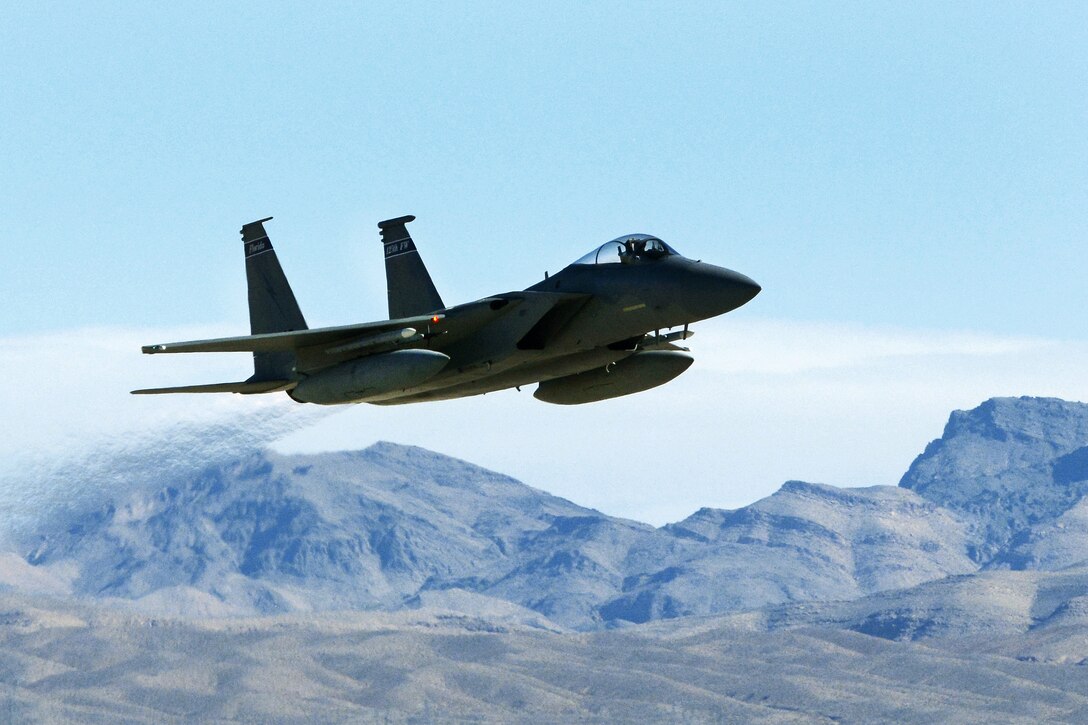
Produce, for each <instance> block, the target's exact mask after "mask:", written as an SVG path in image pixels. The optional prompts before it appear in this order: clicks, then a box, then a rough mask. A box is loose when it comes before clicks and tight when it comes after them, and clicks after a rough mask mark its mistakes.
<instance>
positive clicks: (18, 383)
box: [0, 329, 326, 545]
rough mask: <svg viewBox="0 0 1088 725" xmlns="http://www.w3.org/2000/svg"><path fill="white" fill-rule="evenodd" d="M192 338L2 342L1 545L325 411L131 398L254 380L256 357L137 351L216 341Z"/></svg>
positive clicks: (231, 400)
mask: <svg viewBox="0 0 1088 725" xmlns="http://www.w3.org/2000/svg"><path fill="white" fill-rule="evenodd" d="M193 333H194V331H193V330H172V331H167V332H165V333H163V332H162V331H156V332H133V331H129V330H117V329H89V330H75V331H70V332H65V333H58V334H45V335H34V336H27V337H20V338H9V339H6V340H0V369H3V370H4V371H5V373H6V376H7V379H8V381H9V384H8V386H7V388H6V392H5V403H4V409H5V410H6V411H8V414H7V415H5V416H4V419H3V421H2V422H0V451H2V457H0V461H2V462H0V523H2V525H3V529H4V531H5V532H6V533H7V534H8V541H4V542H0V543H2V544H7V545H11V544H13V543H15V542H16V541H17V540H18V539H19V538H20V537H21V536H23V535H25V534H26V533H28V532H29V531H30V530H31V529H32V528H33V526H34V524H35V523H37V522H39V521H41V520H42V519H44V518H46V517H48V516H50V515H53V514H56V513H60V512H63V511H71V510H81V509H82V508H83V507H85V506H100V505H103V504H104V503H105V502H106V501H107V500H110V499H115V498H120V497H123V496H124V495H125V494H126V493H128V492H130V491H132V490H133V489H135V488H138V487H143V486H153V487H160V486H163V485H168V484H170V483H172V482H175V481H178V480H181V479H183V478H185V477H186V476H192V475H194V474H196V473H197V472H199V471H200V470H201V469H203V468H205V467H207V466H209V465H214V464H215V463H222V462H225V461H226V460H228V459H234V458H237V457H239V456H241V455H244V454H245V453H246V452H248V451H251V450H254V449H257V448H261V447H264V446H266V445H267V444H268V443H270V442H271V441H273V440H275V439H276V438H278V437H280V436H282V435H284V434H285V433H287V432H289V431H292V430H296V429H297V428H299V427H301V426H306V425H309V424H311V423H312V422H314V421H315V420H316V418H317V417H319V416H320V415H321V414H323V413H324V412H326V411H324V410H322V409H317V408H314V407H312V406H300V405H297V404H295V403H293V402H291V401H290V400H287V399H286V398H285V396H282V395H279V396H248V397H244V398H243V397H242V396H234V395H187V396H175V395H168V396H167V395H164V396H133V395H130V394H129V392H128V391H129V390H130V389H133V388H138V387H155V386H164V385H171V384H186V383H197V382H218V381H226V380H242V379H244V378H246V377H248V376H249V375H250V374H251V371H252V364H251V362H250V359H249V356H248V355H242V356H226V358H227V359H224V358H223V357H217V356H200V355H184V356H166V355H159V356H154V357H148V356H144V355H141V353H140V345H141V344H147V343H150V342H160V341H163V340H168V339H171V340H172V339H185V338H189V337H197V336H210V335H209V334H208V333H209V331H208V330H207V329H204V330H202V331H200V332H199V333H197V334H193ZM213 334H215V333H214V331H213ZM179 358H180V359H179ZM202 358H203V359H202Z"/></svg>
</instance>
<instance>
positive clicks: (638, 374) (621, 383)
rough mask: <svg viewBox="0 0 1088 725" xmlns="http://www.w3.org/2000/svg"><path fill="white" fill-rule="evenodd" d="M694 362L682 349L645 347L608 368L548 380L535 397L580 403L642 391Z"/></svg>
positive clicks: (549, 400) (543, 383)
mask: <svg viewBox="0 0 1088 725" xmlns="http://www.w3.org/2000/svg"><path fill="white" fill-rule="evenodd" d="M693 362H695V358H693V357H692V356H691V355H688V354H687V353H684V352H680V351H679V350H644V351H642V352H636V353H635V354H634V355H631V356H630V357H626V358H624V359H623V360H620V361H619V362H617V363H614V364H612V365H610V366H608V367H605V368H597V369H595V370H589V371H587V372H584V373H578V374H577V375H568V376H566V377H563V378H555V379H554V380H545V381H544V382H542V383H540V385H538V386H537V388H536V392H535V393H533V397H534V398H536V399H537V400H543V401H544V402H545V403H557V404H559V405H577V404H579V403H593V402H596V401H598V400H608V399H609V398H618V397H620V396H621V395H630V394H631V393H641V392H642V391H643V390H649V389H650V388H656V387H657V386H658V385H664V384H665V383H667V382H669V381H670V380H672V379H673V378H675V377H676V376H678V375H679V374H680V373H682V372H684V371H685V370H687V369H688V368H689V367H690V366H691V364H692V363H693Z"/></svg>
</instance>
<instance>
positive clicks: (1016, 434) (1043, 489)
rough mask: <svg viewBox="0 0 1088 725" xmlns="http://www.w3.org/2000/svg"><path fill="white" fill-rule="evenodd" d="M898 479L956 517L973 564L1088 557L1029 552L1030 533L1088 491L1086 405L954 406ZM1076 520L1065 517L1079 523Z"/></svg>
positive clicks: (1023, 401)
mask: <svg viewBox="0 0 1088 725" xmlns="http://www.w3.org/2000/svg"><path fill="white" fill-rule="evenodd" d="M899 485H900V486H902V487H903V488H908V489H910V490H912V491H915V492H916V493H918V494H920V495H922V496H923V497H924V498H926V499H928V500H930V501H933V502H934V503H936V504H938V505H940V506H942V507H944V508H946V509H948V510H950V511H953V512H955V513H957V514H958V515H960V516H962V517H963V518H964V520H966V521H967V522H968V528H969V532H970V548H969V553H970V555H971V557H972V559H974V560H975V561H977V562H978V563H979V564H982V565H990V566H1016V567H1028V566H1038V565H1046V566H1065V565H1068V564H1072V563H1076V561H1083V560H1084V559H1088V551H1085V554H1084V556H1083V557H1081V558H1078V557H1077V556H1076V555H1072V556H1070V554H1071V552H1069V551H1067V552H1065V554H1063V555H1060V556H1058V557H1057V558H1053V557H1048V555H1047V554H1046V553H1044V552H1043V551H1038V553H1037V554H1033V553H1032V552H1033V551H1035V549H1033V548H1032V547H1031V546H1030V545H1029V544H1030V540H1031V539H1033V538H1034V539H1036V540H1038V539H1039V538H1040V537H1039V536H1038V532H1035V533H1034V534H1033V531H1035V530H1036V529H1040V527H1041V528H1044V529H1045V528H1046V527H1050V526H1052V525H1053V524H1055V523H1056V522H1057V521H1058V519H1059V518H1060V517H1062V516H1063V515H1064V514H1065V513H1066V512H1068V511H1070V509H1072V508H1073V507H1075V506H1076V505H1077V503H1078V502H1080V501H1081V500H1082V499H1083V498H1084V496H1085V494H1086V493H1088V405H1084V404H1083V403H1072V402H1067V401H1064V400H1057V399H1054V398H994V399H992V400H988V401H986V402H985V403H983V404H982V405H980V406H979V407H977V408H975V409H974V410H970V411H959V410H958V411H955V412H954V413H952V415H951V417H950V418H949V421H948V425H947V426H946V427H945V430H944V435H943V436H941V438H939V439H937V440H935V441H933V442H932V443H930V444H929V445H928V446H926V449H925V451H924V452H923V453H922V454H921V455H920V456H918V458H917V459H916V460H915V461H914V463H913V464H911V467H910V469H909V470H908V471H907V473H906V475H904V476H903V480H902V481H901V482H900V484H899ZM1074 518H1075V517H1074ZM1076 521H1079V519H1076ZM1076 521H1070V522H1068V523H1070V524H1073V525H1074V526H1080V524H1078V523H1076ZM1066 548H1067V549H1069V548H1071V547H1070V546H1066Z"/></svg>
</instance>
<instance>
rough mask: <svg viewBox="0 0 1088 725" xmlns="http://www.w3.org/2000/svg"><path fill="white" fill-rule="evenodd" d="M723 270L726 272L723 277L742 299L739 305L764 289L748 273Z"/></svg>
mask: <svg viewBox="0 0 1088 725" xmlns="http://www.w3.org/2000/svg"><path fill="white" fill-rule="evenodd" d="M722 272H724V273H725V274H723V275H722V277H723V278H724V279H725V281H726V282H727V283H728V284H729V285H730V286H731V287H732V288H733V291H734V294H735V295H736V297H737V299H738V300H740V301H739V302H738V303H737V307H740V306H741V305H743V304H745V303H746V302H748V301H750V300H751V299H752V298H753V297H755V296H756V295H758V294H759V293H760V292H761V291H762V290H763V288H762V287H760V286H759V284H758V283H757V282H756V281H755V280H754V279H752V278H751V277H748V276H747V275H743V274H741V273H740V272H734V271H733V270H731V269H723V270H722Z"/></svg>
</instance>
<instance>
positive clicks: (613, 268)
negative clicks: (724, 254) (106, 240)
mask: <svg viewBox="0 0 1088 725" xmlns="http://www.w3.org/2000/svg"><path fill="white" fill-rule="evenodd" d="M269 219H271V217H269V218H268V219H261V220H260V221H255V222H252V223H250V224H246V225H245V226H243V227H242V242H243V245H244V247H245V260H246V277H247V280H248V282H249V322H250V332H251V333H252V334H250V335H245V336H242V337H224V338H218V339H213V340H195V341H191V342H171V343H166V344H161V345H147V346H145V347H144V348H143V352H145V353H147V354H149V355H155V354H160V353H180V352H251V353H253V367H254V371H253V375H252V376H251V377H250V378H249V379H247V380H245V381H243V382H237V383H213V384H210V385H188V386H182V387H171V388H152V389H146V390H134V391H132V392H133V393H135V394H157V393H242V394H255V393H275V392H286V393H287V394H288V395H289V396H291V398H293V399H294V400H296V401H298V402H300V403H316V404H318V405H339V404H341V403H375V404H378V405H395V404H399V403H417V402H422V401H427V400H443V399H448V398H461V397H465V396H469V395H479V394H481V393H488V392H491V391H495V390H502V389H505V388H513V387H517V388H519V389H520V386H522V385H528V384H530V383H538V386H537V389H536V392H535V393H534V394H533V395H534V397H536V398H537V399H539V400H543V401H545V402H548V403H559V404H564V405H572V404H577V403H591V402H594V401H598V400H605V399H608V398H615V397H619V396H621V395H629V394H631V393H637V392H641V391H643V390H648V389H650V388H653V387H656V386H658V385H662V384H664V383H667V382H668V381H670V380H672V379H673V378H675V377H676V376H678V375H679V374H680V373H682V372H684V371H685V370H687V369H688V367H689V366H690V365H691V363H692V362H693V358H692V357H691V355H689V354H688V351H687V348H683V347H679V346H678V345H676V344H675V343H676V342H677V341H681V340H686V339H687V338H688V337H690V336H691V335H692V334H693V333H692V332H691V331H690V330H689V329H688V325H689V324H690V323H692V322H696V321H698V320H705V319H707V318H709V317H715V316H717V315H721V314H724V313H726V312H729V311H730V310H734V309H736V308H738V307H740V306H741V305H743V304H744V303H746V302H748V301H749V300H750V299H752V298H753V297H755V296H756V294H758V293H759V291H760V287H759V285H758V284H756V283H755V282H753V281H752V280H751V279H749V278H748V277H745V276H744V275H743V274H739V273H737V272H733V271H731V270H728V269H723V268H722V267H715V266H714V265H712V264H707V263H705V262H701V261H695V260H691V259H687V258H685V257H683V256H681V255H680V254H679V253H677V252H676V250H674V249H673V248H672V247H670V246H669V245H668V244H666V243H665V242H663V241H661V240H660V239H658V238H656V237H653V236H650V235H647V234H628V235H626V236H623V237H619V238H618V239H615V240H613V241H611V242H608V243H607V244H604V245H602V246H601V247H599V248H597V249H595V250H593V251H592V252H590V253H589V254H587V255H585V256H584V257H582V258H581V259H579V260H577V261H576V262H574V263H573V264H571V265H570V266H568V267H566V268H565V269H563V270H562V271H561V272H559V273H558V274H555V275H552V276H550V277H549V276H547V275H545V278H544V280H543V281H541V282H538V283H537V284H534V285H533V286H532V287H529V288H528V289H526V290H524V291H522V292H507V293H504V294H497V295H494V296H492V297H486V298H484V299H482V300H477V301H475V302H469V303H467V304H463V305H457V306H455V307H446V305H445V304H444V303H443V302H442V298H441V297H439V295H438V291H437V290H436V289H435V286H434V283H433V282H432V281H431V276H430V274H428V273H427V268H426V267H425V266H424V264H423V260H422V259H421V258H420V256H419V252H418V251H417V250H416V246H415V243H414V242H413V241H412V238H411V236H410V235H409V234H408V229H407V224H408V223H409V222H411V221H413V220H414V219H415V217H413V216H404V217H399V218H397V219H389V220H388V221H384V222H381V223H379V224H378V228H379V229H380V230H381V241H382V243H383V244H384V246H385V272H386V280H387V283H388V294H389V317H390V318H391V319H389V320H385V321H382V322H366V323H363V324H359V325H346V326H343V327H322V328H318V329H313V330H311V329H309V328H308V327H307V326H306V320H305V319H304V318H303V316H302V312H301V311H300V310H299V306H298V303H297V302H296V301H295V295H294V293H293V292H292V291H291V286H290V285H289V284H288V283H287V278H286V277H285V276H284V273H283V269H282V267H281V266H280V263H279V260H278V258H277V257H276V252H275V250H274V249H273V248H272V242H271V241H270V240H269V238H268V235H267V234H266V233H265V228H264V224H265V222H267V221H269ZM677 327H682V328H683V329H682V330H676V331H671V332H670V331H668V330H672V329H673V328H677ZM663 331H664V332H663Z"/></svg>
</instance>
